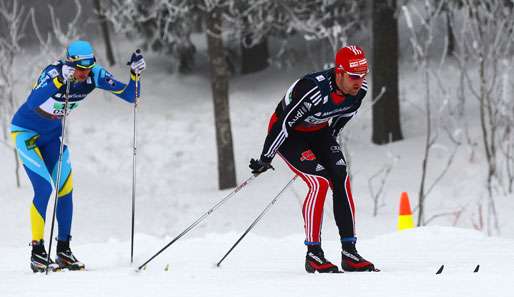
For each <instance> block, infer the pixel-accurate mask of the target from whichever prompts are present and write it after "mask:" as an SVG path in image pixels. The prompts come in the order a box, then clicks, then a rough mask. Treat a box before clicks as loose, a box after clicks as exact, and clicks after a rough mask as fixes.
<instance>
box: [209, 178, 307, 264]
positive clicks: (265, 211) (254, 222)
mask: <svg viewBox="0 0 514 297" xmlns="http://www.w3.org/2000/svg"><path fill="white" fill-rule="evenodd" d="M297 177H298V175H295V176H294V177H293V178H292V179H291V180H290V181H289V182H288V183H287V184H286V185H285V186H284V187H283V188H282V190H280V192H278V194H277V195H276V196H275V197H274V198H273V200H271V202H270V203H268V205H267V206H266V208H264V210H263V211H262V212H261V213H260V214H259V216H258V217H257V218H256V219H255V220H254V221H253V223H252V224H251V225H250V227H248V229H246V231H245V232H244V233H243V235H241V237H239V239H238V240H237V241H236V243H234V245H233V246H232V247H231V248H230V249H229V250H228V252H227V253H226V254H225V255H224V256H223V258H221V260H220V261H219V262H218V263H217V264H216V266H217V267H220V265H221V262H223V260H225V258H226V257H227V256H228V255H229V254H230V252H232V250H233V249H234V248H235V247H236V246H237V245H238V244H239V242H241V240H243V238H244V237H245V236H246V234H248V232H250V230H252V229H253V227H254V226H255V225H256V224H257V223H258V222H259V221H260V220H261V218H262V217H263V216H264V215H265V214H266V213H267V212H268V210H270V208H271V207H272V206H273V205H274V204H275V203H276V202H277V201H278V198H279V197H280V195H282V193H283V192H284V191H285V190H286V189H287V188H288V187H289V186H290V185H291V184H292V183H293V181H294V180H295V179H296V178H297Z"/></svg>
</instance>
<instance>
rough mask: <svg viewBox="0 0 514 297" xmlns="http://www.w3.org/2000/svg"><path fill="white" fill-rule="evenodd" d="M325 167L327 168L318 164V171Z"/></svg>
mask: <svg viewBox="0 0 514 297" xmlns="http://www.w3.org/2000/svg"><path fill="white" fill-rule="evenodd" d="M324 169H325V167H323V166H321V164H318V165H317V166H316V171H321V170H324Z"/></svg>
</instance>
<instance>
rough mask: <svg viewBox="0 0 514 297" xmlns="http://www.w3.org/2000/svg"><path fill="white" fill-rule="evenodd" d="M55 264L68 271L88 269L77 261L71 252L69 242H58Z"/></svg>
mask: <svg viewBox="0 0 514 297" xmlns="http://www.w3.org/2000/svg"><path fill="white" fill-rule="evenodd" d="M55 262H57V264H59V267H61V268H66V269H68V270H84V269H85V268H86V265H84V263H82V262H80V261H79V260H77V258H75V256H74V255H73V253H72V252H71V249H70V241H69V240H66V241H61V240H57V257H56V258H55Z"/></svg>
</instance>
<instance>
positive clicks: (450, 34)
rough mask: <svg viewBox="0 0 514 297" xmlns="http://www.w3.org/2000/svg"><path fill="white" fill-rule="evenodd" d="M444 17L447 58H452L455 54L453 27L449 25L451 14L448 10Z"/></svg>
mask: <svg viewBox="0 0 514 297" xmlns="http://www.w3.org/2000/svg"><path fill="white" fill-rule="evenodd" d="M445 15H446V34H448V37H447V38H448V56H453V54H454V53H455V33H454V32H453V26H452V23H451V19H452V17H453V16H452V14H451V12H450V10H449V9H448V10H447V11H446V13H445Z"/></svg>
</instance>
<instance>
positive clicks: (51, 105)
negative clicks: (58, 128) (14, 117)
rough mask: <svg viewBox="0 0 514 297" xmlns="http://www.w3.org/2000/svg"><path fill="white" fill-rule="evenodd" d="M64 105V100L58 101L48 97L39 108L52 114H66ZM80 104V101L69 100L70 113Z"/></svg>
mask: <svg viewBox="0 0 514 297" xmlns="http://www.w3.org/2000/svg"><path fill="white" fill-rule="evenodd" d="M64 105H65V104H64V102H61V101H57V100H55V99H54V98H48V99H47V100H46V101H45V102H43V104H41V105H40V106H39V108H40V109H42V110H43V111H45V112H46V113H49V114H51V115H55V116H64ZM78 106H79V103H78V102H68V114H69V113H70V112H71V111H72V110H73V109H75V108H77V107H78Z"/></svg>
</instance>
